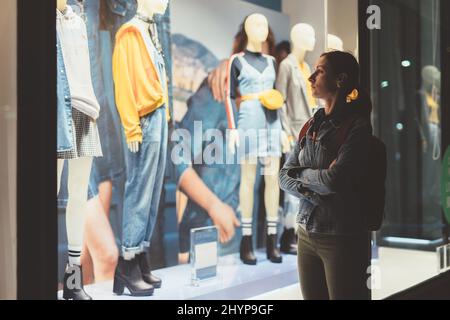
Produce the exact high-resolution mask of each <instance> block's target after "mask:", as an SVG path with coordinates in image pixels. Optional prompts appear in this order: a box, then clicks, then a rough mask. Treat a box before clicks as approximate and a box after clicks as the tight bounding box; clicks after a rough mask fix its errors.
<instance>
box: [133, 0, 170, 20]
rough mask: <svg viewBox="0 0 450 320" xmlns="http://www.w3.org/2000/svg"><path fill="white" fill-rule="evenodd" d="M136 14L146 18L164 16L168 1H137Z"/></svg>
mask: <svg viewBox="0 0 450 320" xmlns="http://www.w3.org/2000/svg"><path fill="white" fill-rule="evenodd" d="M137 3H138V12H139V13H142V14H144V15H146V16H148V17H153V16H154V15H155V14H164V13H165V12H166V10H167V6H168V4H169V1H168V0H137Z"/></svg>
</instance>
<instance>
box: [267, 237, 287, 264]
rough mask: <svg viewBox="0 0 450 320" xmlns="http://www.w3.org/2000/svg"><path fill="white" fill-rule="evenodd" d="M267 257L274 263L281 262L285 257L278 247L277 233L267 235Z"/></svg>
mask: <svg viewBox="0 0 450 320" xmlns="http://www.w3.org/2000/svg"><path fill="white" fill-rule="evenodd" d="M266 250H267V259H269V260H270V261H271V262H273V263H281V262H282V261H283V258H282V257H281V254H280V251H279V250H278V247H277V235H276V234H271V235H268V236H267V244H266Z"/></svg>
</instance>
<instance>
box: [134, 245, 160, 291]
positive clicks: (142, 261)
mask: <svg viewBox="0 0 450 320" xmlns="http://www.w3.org/2000/svg"><path fill="white" fill-rule="evenodd" d="M137 259H138V261H139V267H140V268H141V273H142V279H144V281H145V282H147V283H149V284H151V285H152V286H153V287H154V288H155V289H159V288H161V284H162V280H161V279H160V278H158V277H157V276H155V275H154V274H152V267H151V265H150V262H149V260H148V255H147V253H145V252H144V253H141V254H140V255H138V256H137Z"/></svg>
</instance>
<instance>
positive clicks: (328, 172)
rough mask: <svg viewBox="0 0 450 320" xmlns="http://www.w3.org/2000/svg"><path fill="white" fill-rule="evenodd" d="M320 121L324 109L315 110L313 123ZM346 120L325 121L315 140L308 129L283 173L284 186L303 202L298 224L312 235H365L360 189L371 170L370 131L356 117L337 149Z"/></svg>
mask: <svg viewBox="0 0 450 320" xmlns="http://www.w3.org/2000/svg"><path fill="white" fill-rule="evenodd" d="M320 116H324V109H320V110H319V111H317V113H316V115H315V116H314V121H316V120H317V119H318V117H320ZM346 116H349V114H348V113H347V115H346ZM344 117H345V115H342V116H337V117H331V118H325V119H324V120H323V122H322V124H321V125H320V127H319V129H318V130H317V132H316V135H315V139H313V135H312V134H313V132H312V131H313V128H310V129H309V130H308V133H307V134H306V136H305V137H304V138H303V139H302V140H301V141H298V142H297V144H296V146H295V149H294V152H292V154H291V155H290V157H289V158H288V159H287V161H286V163H285V165H284V167H283V168H282V169H281V171H280V187H281V188H282V189H283V190H284V191H285V192H287V193H289V194H292V195H294V196H296V197H298V198H299V199H300V209H299V213H298V216H297V222H298V223H299V224H302V225H303V226H305V227H306V230H307V231H308V232H313V233H323V234H333V235H355V234H361V233H363V232H365V231H366V228H365V226H364V224H363V221H362V219H361V216H362V215H361V212H362V210H364V204H363V203H360V201H359V199H360V197H358V190H360V186H361V184H362V183H363V180H362V178H363V175H364V172H365V170H366V169H367V162H368V154H369V140H370V137H371V135H372V126H371V124H370V122H369V120H366V119H365V118H364V117H358V118H357V119H356V120H355V121H354V122H353V124H352V127H351V128H350V129H349V131H348V133H347V137H346V140H345V142H344V144H343V145H342V146H341V147H340V148H339V147H338V142H337V141H336V140H337V137H336V133H337V130H338V128H339V126H340V125H341V124H342V121H343V120H344ZM334 160H336V163H335V164H334V165H333V166H332V167H331V168H330V165H331V164H332V162H333V161H334Z"/></svg>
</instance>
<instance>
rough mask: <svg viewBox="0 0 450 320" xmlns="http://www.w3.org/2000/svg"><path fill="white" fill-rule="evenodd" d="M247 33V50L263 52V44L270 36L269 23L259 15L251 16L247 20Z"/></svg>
mask: <svg viewBox="0 0 450 320" xmlns="http://www.w3.org/2000/svg"><path fill="white" fill-rule="evenodd" d="M244 26H245V33H246V34H247V38H248V45H247V48H249V49H252V51H261V47H262V44H263V43H264V42H265V41H266V40H267V37H268V36H269V22H268V21H267V19H266V17H265V16H263V15H262V14H259V13H254V14H251V15H249V16H248V17H247V19H245V24H244Z"/></svg>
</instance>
